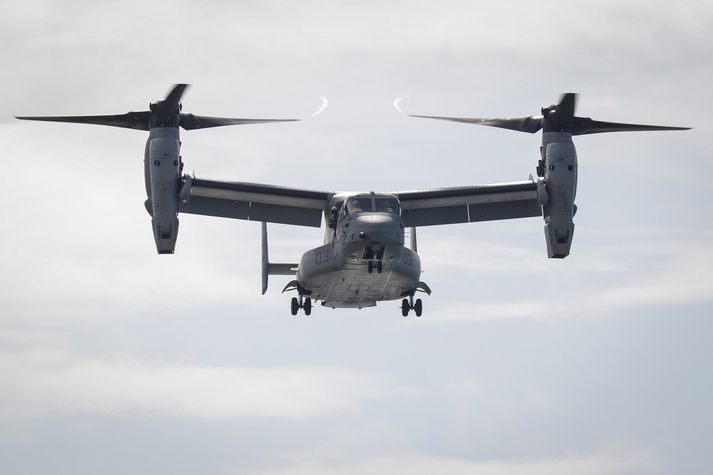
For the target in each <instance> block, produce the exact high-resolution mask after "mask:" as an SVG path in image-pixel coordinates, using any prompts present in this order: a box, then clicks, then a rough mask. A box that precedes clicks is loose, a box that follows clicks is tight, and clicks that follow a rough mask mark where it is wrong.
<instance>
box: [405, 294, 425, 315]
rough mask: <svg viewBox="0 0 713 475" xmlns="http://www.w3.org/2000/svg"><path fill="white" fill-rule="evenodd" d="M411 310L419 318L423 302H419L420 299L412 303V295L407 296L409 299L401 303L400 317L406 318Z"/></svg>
mask: <svg viewBox="0 0 713 475" xmlns="http://www.w3.org/2000/svg"><path fill="white" fill-rule="evenodd" d="M411 310H413V311H414V312H415V313H416V316H417V317H420V316H421V314H422V313H423V302H421V299H416V302H415V303H414V301H413V295H409V298H407V299H403V300H402V301H401V315H402V316H404V317H407V316H408V313H409V312H410V311H411Z"/></svg>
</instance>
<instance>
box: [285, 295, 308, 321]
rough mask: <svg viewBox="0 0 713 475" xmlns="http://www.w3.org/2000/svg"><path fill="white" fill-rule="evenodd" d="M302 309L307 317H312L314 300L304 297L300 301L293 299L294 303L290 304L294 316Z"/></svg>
mask: <svg viewBox="0 0 713 475" xmlns="http://www.w3.org/2000/svg"><path fill="white" fill-rule="evenodd" d="M300 309H302V310H304V311H305V315H307V316H310V315H311V314H312V299H311V298H309V297H307V298H303V296H302V295H300V298H299V300H298V299H297V297H292V301H291V302H290V311H291V313H292V315H297V312H299V311H300Z"/></svg>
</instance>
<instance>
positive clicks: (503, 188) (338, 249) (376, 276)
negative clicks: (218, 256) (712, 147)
mask: <svg viewBox="0 0 713 475" xmlns="http://www.w3.org/2000/svg"><path fill="white" fill-rule="evenodd" d="M186 87H187V85H186V84H177V85H176V86H174V87H173V89H172V90H171V91H170V93H169V94H168V96H167V97H166V98H165V99H164V100H162V101H158V102H156V103H152V104H150V105H149V110H148V111H142V112H129V113H126V114H121V115H99V116H61V117H18V119H27V120H43V121H54V122H73V123H82V124H96V125H108V126H114V127H125V128H131V129H138V130H147V131H149V138H148V141H147V142H146V151H145V154H144V172H145V182H146V194H147V197H148V199H147V200H146V202H145V206H146V210H147V211H148V213H149V215H150V216H151V224H152V228H153V234H154V240H155V242H156V249H157V251H158V253H159V254H173V252H174V249H175V246H176V238H177V235H178V214H179V213H188V214H199V215H206V216H219V217H224V218H234V219H244V220H249V221H258V222H261V223H262V293H263V294H265V292H266V291H267V284H268V276H269V275H285V276H292V277H293V279H292V280H291V281H290V282H289V283H288V284H287V285H286V286H285V288H284V289H283V292H285V291H290V290H293V291H296V292H297V297H293V298H292V300H291V313H292V315H296V314H297V313H298V312H299V310H300V309H302V310H304V313H305V314H306V315H310V314H311V312H312V302H313V301H320V302H321V304H322V305H323V306H326V307H331V308H363V307H370V306H375V305H376V303H377V302H379V301H382V300H398V299H402V303H401V313H402V315H403V316H404V317H405V316H407V315H408V314H409V312H410V311H411V310H413V311H414V313H415V314H416V316H421V314H422V311H423V304H422V302H421V299H415V300H414V296H415V295H416V292H425V293H426V294H429V295H430V294H431V289H430V288H429V286H428V285H426V284H425V283H424V282H422V281H421V280H420V278H421V260H420V258H419V255H418V253H417V246H416V228H418V227H420V226H434V225H444V224H454V223H472V222H478V221H490V220H501V219H513V218H527V217H534V216H542V217H543V218H544V221H545V242H546V244H547V255H548V257H550V258H564V257H566V256H567V255H569V252H570V247H571V245H572V237H573V235H574V221H573V218H574V215H575V213H576V212H577V207H576V205H575V204H574V200H575V196H576V192H577V153H576V151H575V148H574V144H573V143H572V137H573V136H574V135H583V134H595V133H602V132H619V131H648V130H686V129H687V128H684V127H661V126H652V125H638V124H622V123H614V122H601V121H597V120H592V119H590V118H586V117H578V116H575V115H574V109H575V101H576V95H575V94H571V93H570V94H564V95H563V96H562V97H561V99H560V101H559V103H558V104H554V105H551V106H549V107H545V108H543V109H542V111H541V112H542V114H541V115H539V116H530V117H522V118H513V119H478V118H459V117H440V116H424V115H413V116H412V117H423V118H430V119H441V120H449V121H455V122H464V123H469V124H480V125H487V126H491V127H500V128H504V129H510V130H516V131H520V132H529V133H535V132H537V131H539V130H542V132H543V133H542V146H541V147H540V160H539V162H538V165H537V179H534V178H532V176H531V177H530V180H528V181H521V182H513V183H503V184H493V185H476V186H463V187H452V188H435V189H427V190H414V191H397V192H389V193H376V192H373V191H371V192H365V193H335V192H329V191H315V190H305V189H298V188H287V187H282V186H274V185H264V184H256V183H244V182H235V181H215V180H205V179H198V178H195V177H194V176H190V175H187V174H184V173H183V160H182V157H181V153H180V148H181V141H180V138H179V127H182V128H184V129H186V130H193V129H203V128H209V127H219V126H225V125H238V124H256V123H265V122H283V121H290V120H294V119H235V118H223V117H205V116H197V115H193V114H186V113H183V112H181V111H182V106H181V103H180V100H181V97H182V95H183V93H184V91H185V89H186ZM322 217H324V220H325V222H326V226H325V233H324V243H323V244H322V245H321V246H319V247H317V248H315V249H311V250H309V251H307V252H305V253H304V255H303V256H302V258H301V260H300V262H299V263H289V264H286V263H280V264H278V263H271V262H270V261H269V258H268V244H267V224H266V223H282V224H293V225H297V226H312V227H320V226H321V223H322ZM407 230H409V234H410V236H409V237H410V244H409V246H408V247H407V246H406V245H405V241H406V239H405V238H406V234H407Z"/></svg>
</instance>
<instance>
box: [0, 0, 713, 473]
mask: <svg viewBox="0 0 713 475" xmlns="http://www.w3.org/2000/svg"><path fill="white" fill-rule="evenodd" d="M0 42H1V44H2V45H3V47H2V49H1V50H0V79H1V81H2V82H1V83H2V86H3V87H2V90H1V91H0V143H2V147H3V150H2V154H0V165H1V167H0V171H1V173H2V179H0V183H2V188H1V190H2V191H0V193H1V196H2V200H0V214H1V215H2V217H3V218H2V224H1V225H0V229H1V230H2V232H1V233H0V265H1V267H0V269H1V270H0V309H1V310H0V315H1V316H0V467H2V469H1V471H2V472H3V473H8V474H14V475H26V474H27V475H29V474H47V473H52V474H56V475H60V474H75V475H84V474H87V475H89V474H92V475H94V474H96V473H103V474H127V473H134V474H142V473H154V474H155V473H171V474H176V475H180V474H196V473H204V474H220V475H228V474H241V475H242V474H248V475H278V474H280V475H303V474H304V475H307V474H317V475H336V474H344V475H366V474H376V473H381V474H385V473H399V474H406V475H425V474H429V475H431V474H436V473H448V474H469V475H470V474H489V475H490V474H496V475H521V474H522V475H524V474H528V475H529V474H533V473H548V474H575V475H581V474H650V473H686V474H706V473H711V469H712V468H711V467H712V466H713V455H711V454H712V453H713V451H712V449H713V446H712V445H711V440H713V413H712V412H711V409H710V404H711V401H712V400H713V381H711V375H712V374H713V347H712V346H711V335H713V320H712V318H711V313H712V310H713V305H712V304H713V244H712V243H713V240H712V238H713V225H712V224H711V223H712V220H711V218H712V217H713V204H712V201H711V198H710V195H711V185H710V183H711V181H710V180H711V176H713V163H712V158H713V157H711V150H712V149H713V120H711V118H710V104H711V103H713V92H711V85H712V84H713V6H712V4H711V3H710V2H707V1H703V0H701V1H682V2H652V1H650V0H649V1H628V2H621V1H618V0H613V1H609V0H597V1H582V2H554V1H544V2H534V1H522V2H475V1H440V2H433V1H411V2H406V1H388V2H379V1H350V2H346V1H345V2H337V1H334V2H318V1H300V2H288V1H260V2H258V1H255V2H244V1H235V0H233V1H224V2H223V1H215V2H210V1H209V2H201V3H199V2H185V1H179V0H172V1H155V2H143V1H142V2H139V1H125V2H101V1H73V0H63V1H62V2H52V1H32V0H23V1H7V0H3V1H0ZM178 82H188V83H191V84H192V87H191V88H190V89H189V90H188V91H187V93H186V95H185V96H184V98H183V104H184V111H186V112H192V113H195V114H203V115H225V116H235V117H297V118H305V119H306V120H304V121H302V122H297V123H286V124H272V125H260V126H245V127H225V128H218V129H211V130H202V131H193V132H187V133H184V134H183V136H182V140H183V150H182V153H183V158H184V160H185V162H186V170H187V171H193V170H195V173H196V175H197V176H199V177H205V178H217V179H234V180H241V181H253V182H260V183H271V184H279V185H286V186H294V187H305V188H315V189H323V190H377V191H392V190H403V189H413V188H427V187H440V186H456V185H472V184H485V183H498V182H507V181H519V180H523V179H526V178H527V176H528V175H529V174H530V173H533V174H534V168H535V165H536V162H537V159H538V148H539V144H540V136H539V135H528V134H517V133H514V132H510V131H505V130H498V129H492V128H487V127H476V126H468V125H464V124H454V123H446V122H443V123H441V122H437V121H427V120H418V119H410V118H406V117H404V116H402V115H400V114H398V112H396V111H395V110H394V109H393V107H392V102H393V100H394V99H395V98H397V97H404V99H403V101H402V103H401V105H402V107H403V108H404V109H405V110H406V111H408V112H411V113H421V114H432V115H465V116H468V115H469V116H476V117H478V116H480V117H483V116H485V117H487V116H505V117H508V116H525V115H530V114H538V113H539V111H540V107H542V106H547V105H549V104H552V103H554V102H556V101H557V99H558V97H559V94H560V93H563V92H578V93H580V94H581V95H580V98H579V99H580V100H579V104H578V111H577V113H578V115H582V116H590V117H593V118H595V119H599V120H609V121H622V122H643V123H653V124H661V125H674V126H691V127H694V129H693V130H692V131H688V132H658V133H627V134H624V133H621V134H602V135H594V136H584V137H579V138H577V139H576V141H575V142H576V146H577V150H578V156H579V163H580V168H579V171H580V181H579V191H578V196H577V205H578V207H579V211H578V214H577V216H576V219H575V221H576V226H577V228H576V233H575V238H574V244H573V246H572V254H571V255H570V256H569V257H568V258H567V259H565V260H548V259H547V258H546V247H545V240H544V232H543V222H542V220H541V219H539V218H532V219H524V220H517V221H509V222H495V223H481V224H470V225H455V226H445V227H433V228H423V229H421V230H420V232H419V251H420V253H421V256H422V263H423V269H424V274H423V280H424V281H425V282H427V283H428V284H429V285H430V287H431V288H432V289H433V294H432V295H431V296H430V297H426V298H424V316H423V317H422V318H420V319H417V318H415V317H413V316H411V317H409V318H406V319H404V318H402V317H401V316H400V309H399V305H400V303H399V302H383V303H381V304H379V305H378V306H377V307H376V308H371V309H364V310H361V311H358V310H331V309H322V308H316V309H315V310H314V312H313V314H312V316H311V317H309V318H307V317H305V316H304V315H301V316H299V317H292V316H291V315H290V312H289V297H291V296H290V295H281V294H280V293H279V291H280V289H281V288H282V287H283V286H284V284H285V283H286V281H287V280H288V279H287V278H282V277H280V276H274V277H272V278H271V281H270V290H269V291H268V293H267V295H265V296H261V295H260V262H259V259H260V258H259V249H260V248H259V238H260V230H259V225H258V224H256V223H250V222H243V221H231V220H223V219H217V218H207V217H200V216H181V218H180V219H181V230H180V233H179V239H178V244H177V247H176V254H175V255H173V256H158V255H156V251H155V246H154V242H153V236H152V232H151V226H150V218H149V216H148V215H147V214H146V211H145V210H144V206H143V201H144V199H145V194H144V182H143V168H142V159H143V147H144V142H145V140H146V136H147V134H146V133H144V132H141V131H134V130H127V129H117V128H109V127H96V126H81V125H71V124H45V123H30V122H20V121H16V120H14V119H13V118H12V116H14V115H41V114H52V115H63V114H112V113H124V112H127V111H129V110H145V109H146V107H147V106H148V103H149V102H150V101H155V100H158V99H161V98H163V97H164V95H165V94H166V93H167V92H168V91H169V90H170V88H171V85H172V84H174V83H178ZM320 96H326V97H328V98H329V102H330V106H329V108H328V109H327V110H326V111H325V112H324V113H322V114H321V115H319V116H318V117H316V118H314V119H310V118H309V117H310V115H311V114H312V113H313V112H314V111H315V110H316V109H317V108H318V107H319V104H320V99H319V97H320ZM269 234H270V253H271V257H272V258H274V260H277V261H293V260H294V261H297V260H298V259H299V257H300V255H301V253H302V252H304V251H306V250H307V249H309V248H311V247H316V246H317V245H319V244H320V243H321V239H322V231H321V230H316V229H299V228H292V227H289V226H280V225H271V226H269Z"/></svg>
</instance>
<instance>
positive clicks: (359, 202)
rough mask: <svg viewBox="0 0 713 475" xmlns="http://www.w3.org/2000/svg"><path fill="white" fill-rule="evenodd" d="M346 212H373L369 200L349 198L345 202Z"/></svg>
mask: <svg viewBox="0 0 713 475" xmlns="http://www.w3.org/2000/svg"><path fill="white" fill-rule="evenodd" d="M347 211H348V212H349V214H352V213H361V212H362V211H370V212H371V211H374V206H373V204H372V202H371V198H349V200H348V201H347Z"/></svg>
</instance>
